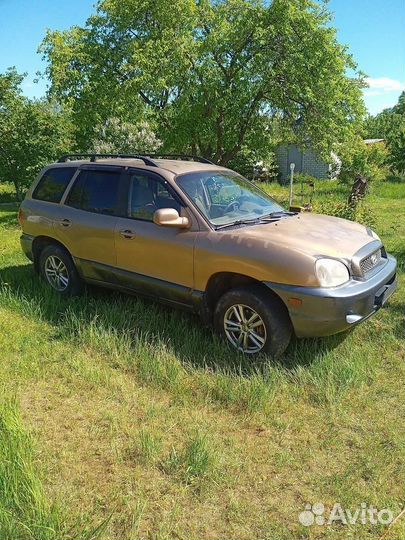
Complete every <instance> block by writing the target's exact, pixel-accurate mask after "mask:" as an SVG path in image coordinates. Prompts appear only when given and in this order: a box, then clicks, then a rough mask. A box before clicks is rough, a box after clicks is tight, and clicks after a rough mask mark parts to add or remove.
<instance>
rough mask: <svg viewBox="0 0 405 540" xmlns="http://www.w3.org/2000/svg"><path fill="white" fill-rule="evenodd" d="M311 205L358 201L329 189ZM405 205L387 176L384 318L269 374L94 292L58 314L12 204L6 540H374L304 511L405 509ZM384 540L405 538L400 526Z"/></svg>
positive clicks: (1, 290)
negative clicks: (364, 506) (392, 258)
mask: <svg viewBox="0 0 405 540" xmlns="http://www.w3.org/2000/svg"><path fill="white" fill-rule="evenodd" d="M266 189H267V190H268V191H270V192H272V193H273V194H274V195H275V196H276V198H278V199H279V200H281V201H285V200H286V199H287V198H288V189H287V188H284V187H279V186H276V185H274V186H273V185H270V186H267V187H266ZM315 197H316V199H315V202H316V204H317V205H318V207H322V205H323V204H326V202H328V203H329V202H330V201H332V202H333V201H335V202H336V203H339V202H343V201H344V200H345V199H346V197H347V188H345V187H344V186H341V185H339V184H337V183H336V182H321V181H320V182H317V185H316V196H315ZM404 197H405V184H404V183H400V182H397V181H395V180H392V181H387V182H380V183H378V184H375V185H374V186H373V187H372V191H371V193H370V194H369V195H368V198H367V206H368V207H370V209H371V212H372V216H373V220H374V221H375V227H376V230H377V232H378V233H379V234H380V235H381V237H382V239H383V241H384V243H385V244H386V246H387V248H388V250H389V251H390V252H392V253H394V254H395V255H396V256H397V257H398V259H399V265H400V273H399V283H400V290H399V291H398V293H397V294H396V295H395V297H393V299H392V301H391V303H390V305H389V307H388V308H387V309H384V310H381V311H380V312H379V313H378V314H377V315H376V316H375V317H373V318H371V319H370V320H369V321H367V322H366V323H364V324H362V325H360V326H359V327H358V328H356V329H355V330H354V331H353V332H350V333H349V334H342V335H338V336H334V337H330V338H326V339H318V340H315V339H313V340H310V339H308V340H294V341H293V342H292V343H291V345H290V347H289V348H288V350H287V352H286V354H285V355H284V357H283V358H281V359H280V361H278V362H271V361H268V362H267V363H265V364H264V365H263V364H255V363H254V362H252V361H250V360H247V359H245V358H243V357H242V356H239V355H236V354H234V353H232V352H231V351H230V350H229V349H228V348H227V347H226V346H224V345H223V344H222V343H221V341H220V340H219V339H218V338H217V337H216V336H214V335H213V334H212V333H211V331H209V330H207V329H204V328H202V327H201V325H200V323H199V320H198V319H197V318H196V317H193V316H190V315H187V314H183V313H181V312H177V311H173V310H171V309H168V308H165V307H163V306H159V305H155V304H151V303H147V302H144V301H142V300H139V299H136V298H134V297H129V296H125V295H121V294H118V293H113V292H110V291H105V290H100V289H95V288H90V289H89V290H88V291H87V292H86V294H85V295H84V296H83V297H81V298H75V299H71V300H61V299H60V298H59V297H57V295H55V294H53V293H52V292H50V291H49V290H48V289H47V287H46V286H45V284H43V283H42V282H41V281H40V280H39V279H38V277H37V276H36V275H35V274H34V272H33V270H32V265H31V264H30V263H29V262H28V261H27V260H26V259H25V258H24V256H23V255H22V253H21V251H20V247H19V234H20V232H19V229H18V225H17V221H16V208H15V207H14V206H2V207H1V208H0V238H1V241H0V351H1V356H0V359H1V361H0V378H1V380H2V383H3V386H4V388H6V389H7V395H12V396H16V398H15V400H12V401H5V402H4V403H6V404H5V405H4V407H5V408H3V405H2V406H1V408H0V409H1V412H0V417H1V418H2V419H3V417H4V418H5V419H6V420H5V421H6V424H4V423H2V424H1V425H2V426H3V425H7V426H10V425H11V426H17V428H16V429H14V428H13V429H11V431H10V427H5V428H2V429H5V431H2V434H1V439H2V440H1V442H0V454H1V455H0V463H1V464H2V465H0V467H1V473H0V483H1V484H0V485H1V486H3V487H2V488H1V491H0V511H2V512H3V510H2V509H3V508H7V512H6V513H4V512H3V513H2V514H1V517H0V523H1V525H0V527H9V528H8V529H4V532H3V530H2V529H1V528H0V537H1V538H3V537H5V538H6V537H7V538H10V539H14V538H55V539H56V538H62V537H69V535H70V536H71V537H80V538H82V537H85V536H86V535H87V537H89V536H90V537H91V536H92V535H93V536H94V535H96V534H99V536H100V537H101V538H109V539H110V538H116V539H118V538H120V539H122V538H128V539H129V538H149V537H150V538H174V537H181V538H185V537H187V538H190V537H192V538H225V537H226V538H274V537H277V538H359V537H361V538H379V537H380V536H381V534H383V533H384V531H385V530H386V527H384V526H382V525H377V526H371V525H362V524H360V523H358V524H357V525H350V526H346V527H342V526H339V525H335V526H329V527H325V526H324V527H322V526H314V527H311V528H305V527H303V526H301V525H300V524H299V522H298V514H299V513H300V512H301V511H302V510H304V507H305V504H306V503H307V502H310V503H314V502H318V501H319V502H323V503H324V504H325V506H326V507H327V508H329V509H330V508H332V506H333V504H334V503H335V502H340V503H341V504H342V505H343V506H344V507H346V508H348V509H353V510H355V509H356V508H357V507H358V506H359V505H360V504H361V503H362V502H363V501H364V502H367V503H368V504H373V505H374V506H376V507H378V508H380V509H381V508H390V509H392V511H393V512H394V513H395V514H397V513H399V512H400V510H401V509H402V508H403V506H404V505H405V496H404V491H403V486H404V483H405V469H404V455H405V424H404V421H403V419H404V416H405V399H404V398H405V390H404V384H403V380H404V375H405V369H404V363H403V360H404V352H405V339H404V338H405V332H404V311H405V310H404V299H403V298H404V292H405V285H404V274H403V272H404V260H405V249H404V246H405V219H404V218H405V209H404ZM2 403H3V402H2ZM18 409H19V410H20V411H21V414H19V413H18ZM2 422H4V420H2ZM7 433H12V434H13V435H12V437H11V438H10V437H9V435H5V434H7ZM4 464H6V465H4ZM21 464H23V466H21ZM15 486H19V487H18V489H15ZM21 486H23V487H21ZM24 490H25V491H24ZM13 493H14V494H15V493H18V498H16V497H15V495H12V494H13ZM10 494H11V495H10ZM17 508H18V512H17V511H16V509H17ZM61 509H63V511H62V510H61ZM2 520H3V521H2ZM7 520H9V521H7ZM3 523H4V524H5V525H3ZM99 524H102V528H101V529H100V530H97V526H98V525H99ZM43 531H45V532H43ZM24 535H25V536H24ZM46 535H48V536H46ZM387 538H405V526H404V522H403V520H400V521H399V522H398V523H397V524H395V525H394V526H393V527H392V530H389V531H388V534H387Z"/></svg>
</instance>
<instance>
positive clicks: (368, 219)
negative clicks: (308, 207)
mask: <svg viewBox="0 0 405 540" xmlns="http://www.w3.org/2000/svg"><path fill="white" fill-rule="evenodd" d="M314 211H315V212H317V213H318V214H327V215H328V216H336V217H340V218H343V219H349V220H350V221H356V222H357V223H361V224H362V225H365V226H366V227H371V228H372V229H373V228H375V226H376V218H375V215H374V213H373V211H372V209H371V207H370V206H368V205H367V204H365V203H364V202H360V203H359V204H357V206H352V205H349V204H348V203H347V202H336V201H333V200H326V201H322V202H317V203H315V205H314Z"/></svg>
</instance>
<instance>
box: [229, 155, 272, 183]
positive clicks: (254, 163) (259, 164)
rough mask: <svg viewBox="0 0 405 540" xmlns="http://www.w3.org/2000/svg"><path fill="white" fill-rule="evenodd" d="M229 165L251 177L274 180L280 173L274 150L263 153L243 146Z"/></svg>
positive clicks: (243, 174)
mask: <svg viewBox="0 0 405 540" xmlns="http://www.w3.org/2000/svg"><path fill="white" fill-rule="evenodd" d="M227 166H228V167H229V168H230V169H233V170H235V171H237V172H238V173H239V174H241V175H242V176H245V177H246V178H249V179H253V177H255V179H257V180H266V181H272V180H275V179H276V178H277V175H278V167H277V164H276V158H275V155H274V152H268V153H267V155H263V154H259V153H258V152H256V151H253V150H251V149H249V148H247V147H244V148H242V150H241V151H240V152H239V153H238V155H237V156H236V157H235V158H234V159H232V160H231V161H230V162H229V163H228V165H227Z"/></svg>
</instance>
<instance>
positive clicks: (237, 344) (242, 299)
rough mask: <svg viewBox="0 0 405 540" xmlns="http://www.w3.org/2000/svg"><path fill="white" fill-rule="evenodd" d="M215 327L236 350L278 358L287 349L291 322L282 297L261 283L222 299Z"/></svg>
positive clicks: (219, 303)
mask: <svg viewBox="0 0 405 540" xmlns="http://www.w3.org/2000/svg"><path fill="white" fill-rule="evenodd" d="M214 322H215V327H216V329H217V330H218V331H219V333H220V334H221V335H222V336H223V337H224V338H225V339H226V341H227V342H228V343H229V344H230V345H231V346H232V347H233V348H234V349H236V350H238V351H240V352H242V353H244V354H248V355H257V354H261V353H264V354H268V355H270V356H272V357H273V358H277V357H278V356H280V355H281V354H283V352H284V351H285V349H286V348H287V346H288V344H289V342H290V338H291V333H292V327H291V321H290V318H289V315H288V311H287V308H286V307H285V305H284V304H283V303H282V301H281V300H280V299H278V298H277V297H275V296H273V295H272V294H271V293H270V292H268V291H266V290H264V289H263V288H262V287H260V286H255V285H253V286H250V287H238V288H237V289H232V290H230V291H228V292H227V293H225V294H224V295H223V296H222V297H221V298H220V300H219V302H218V304H217V307H216V310H215V316H214Z"/></svg>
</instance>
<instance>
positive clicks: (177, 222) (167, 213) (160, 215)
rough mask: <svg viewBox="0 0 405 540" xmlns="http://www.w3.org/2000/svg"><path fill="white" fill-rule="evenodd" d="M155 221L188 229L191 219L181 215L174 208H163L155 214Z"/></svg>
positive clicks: (158, 223)
mask: <svg viewBox="0 0 405 540" xmlns="http://www.w3.org/2000/svg"><path fill="white" fill-rule="evenodd" d="M153 223H156V225H161V226H162V227H178V228H179V229H186V228H187V227H189V226H190V220H189V219H188V218H186V217H180V216H179V213H178V212H177V210H175V209H174V208H161V209H160V210H156V212H155V213H154V214H153Z"/></svg>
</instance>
